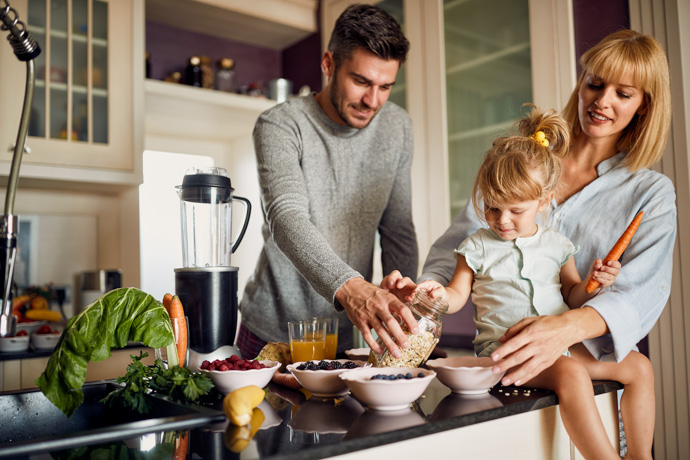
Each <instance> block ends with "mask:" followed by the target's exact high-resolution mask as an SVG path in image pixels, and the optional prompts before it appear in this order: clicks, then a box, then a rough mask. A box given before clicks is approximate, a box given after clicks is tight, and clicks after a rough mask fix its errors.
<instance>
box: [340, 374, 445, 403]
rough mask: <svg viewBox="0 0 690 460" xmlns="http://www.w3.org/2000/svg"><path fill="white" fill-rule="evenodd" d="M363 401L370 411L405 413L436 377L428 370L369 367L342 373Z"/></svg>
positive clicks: (354, 392)
mask: <svg viewBox="0 0 690 460" xmlns="http://www.w3.org/2000/svg"><path fill="white" fill-rule="evenodd" d="M339 377H340V379H342V380H343V381H344V382H345V383H346V384H347V386H348V387H349V388H350V390H351V391H352V394H353V395H354V396H355V398H357V399H358V400H359V401H360V402H362V403H364V404H366V405H367V407H369V408H370V409H376V410H404V409H407V408H409V407H410V404H412V403H413V402H414V401H416V400H417V399H419V397H420V396H422V393H424V391H425V390H426V388H427V387H428V386H429V384H430V383H431V381H432V380H433V379H434V378H435V377H436V372H434V371H433V370H429V369H420V368H407V367H366V368H361V369H353V370H350V371H347V372H343V373H342V374H340V376H339Z"/></svg>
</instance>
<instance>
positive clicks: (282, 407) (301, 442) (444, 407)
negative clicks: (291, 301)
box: [24, 379, 622, 460]
mask: <svg viewBox="0 0 690 460" xmlns="http://www.w3.org/2000/svg"><path fill="white" fill-rule="evenodd" d="M620 388H622V385H620V384H619V383H617V382H610V381H596V382H594V393H595V395H599V394H603V393H608V392H612V391H616V390H618V389H620ZM267 390H268V393H267V398H266V400H265V401H264V402H262V405H261V406H260V407H261V409H262V411H263V412H264V413H265V415H266V420H265V421H264V423H263V425H262V427H261V428H260V429H259V431H258V432H257V433H256V435H255V436H254V438H253V440H252V442H251V443H250V445H249V447H248V448H247V449H246V450H244V451H243V452H242V453H241V456H240V454H238V453H234V452H232V451H231V450H229V449H228V447H226V441H227V440H226V437H229V435H230V430H227V426H228V424H227V422H223V423H218V424H215V425H213V426H207V427H203V428H195V429H192V430H190V431H189V438H188V451H187V458H188V459H225V458H227V459H239V458H242V459H277V458H280V459H300V460H301V459H317V458H326V457H332V456H335V455H340V454H345V453H348V452H355V451H360V450H362V449H367V448H372V447H377V446H382V445H385V444H390V443H394V442H399V441H403V440H408V439H413V438H416V437H420V436H425V435H430V434H434V433H438V432H442V431H446V430H450V429H454V428H460V427H463V426H467V425H473V424H477V423H482V422H486V421H490V420H495V419H499V418H502V417H507V416H511V415H517V414H520V413H525V412H529V411H534V410H539V409H543V408H546V407H549V406H553V405H556V404H557V403H558V400H557V398H556V395H555V394H554V393H552V392H549V391H544V390H535V389H528V388H521V387H520V388H518V387H503V386H501V385H497V386H496V387H494V388H493V389H492V390H491V391H490V392H489V393H486V394H484V395H479V396H465V395H458V394H454V393H451V392H450V390H449V389H448V388H447V387H445V386H444V385H443V384H441V382H440V381H438V379H435V380H434V381H433V382H432V383H431V384H430V385H429V387H428V388H427V391H426V392H425V394H424V395H423V396H422V397H421V398H420V399H419V400H417V401H416V402H415V403H414V404H413V405H412V406H411V407H410V408H409V409H407V410H403V411H395V412H380V411H375V410H370V409H366V408H365V407H364V406H363V405H361V404H360V403H359V402H358V401H357V400H356V399H355V398H354V397H352V396H351V395H347V396H345V397H342V398H339V399H321V398H316V397H311V398H309V399H307V398H306V396H305V395H304V394H303V393H302V392H299V391H296V390H291V389H288V388H286V387H282V386H279V385H276V384H274V383H270V384H269V386H268V387H267ZM221 407H222V401H219V402H218V403H217V405H216V408H221ZM226 431H227V433H226ZM170 435H171V433H163V432H158V433H151V434H148V435H144V436H142V437H137V438H132V439H125V440H122V441H118V442H115V443H109V444H102V445H95V446H84V447H80V448H77V449H67V450H63V451H57V452H50V453H38V452H37V453H35V454H32V455H31V456H29V457H24V458H34V459H42V458H90V457H91V458H93V455H100V456H102V455H104V453H106V454H105V455H107V456H109V458H112V456H115V455H117V456H118V457H120V458H162V457H159V456H158V455H160V452H161V450H163V451H164V452H165V449H163V447H165V446H163V444H164V441H165V440H166V439H167V440H169V439H170ZM123 454H124V455H125V457H121V455H123ZM167 454H168V455H169V454H170V451H169V450H168V451H167ZM101 458H103V457H101ZM165 458H169V457H165Z"/></svg>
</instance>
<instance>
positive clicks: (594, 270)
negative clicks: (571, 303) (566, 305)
mask: <svg viewBox="0 0 690 460" xmlns="http://www.w3.org/2000/svg"><path fill="white" fill-rule="evenodd" d="M620 269H621V263H620V262H619V261H617V260H610V261H608V262H607V263H606V265H604V262H603V261H602V260H601V259H596V260H595V261H594V262H592V266H591V267H589V273H588V274H587V278H585V279H587V280H588V279H590V276H591V278H592V279H594V281H597V282H598V283H599V284H600V285H601V286H600V287H601V288H605V287H608V286H611V285H612V284H613V283H614V281H616V278H618V274H619V273H620Z"/></svg>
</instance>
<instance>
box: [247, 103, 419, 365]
mask: <svg viewBox="0 0 690 460" xmlns="http://www.w3.org/2000/svg"><path fill="white" fill-rule="evenodd" d="M254 146H255V150H256V158H257V168H258V173H259V182H260V185H261V193H262V199H261V201H262V206H263V213H264V225H263V229H262V233H263V237H264V248H263V250H262V251H261V254H260V256H259V261H258V263H257V266H256V269H255V270H254V274H253V275H252V277H251V278H250V280H249V281H248V283H247V286H246V288H245V291H244V295H243V297H242V302H241V304H240V310H241V312H242V323H243V324H244V326H245V327H247V329H249V330H250V331H251V332H253V333H254V334H256V335H257V336H259V337H261V338H262V339H264V340H266V341H268V342H277V341H280V342H287V341H288V336H287V322H288V321H293V320H302V319H309V318H312V317H331V316H338V317H339V318H340V330H339V340H338V351H339V352H342V351H343V350H345V349H347V348H350V347H351V346H352V323H351V322H350V321H349V320H348V319H347V315H346V314H345V313H344V312H343V311H342V307H341V306H340V305H339V303H337V302H336V300H335V293H336V291H337V290H338V289H339V288H340V287H341V286H342V285H343V284H344V283H345V282H346V281H348V280H349V279H351V278H354V277H362V278H364V279H365V280H367V281H371V278H372V271H373V254H374V245H375V239H376V231H377V230H378V231H379V234H380V244H381V251H382V255H381V259H382V266H383V271H384V273H389V272H390V271H391V270H393V269H398V270H400V271H401V272H402V273H403V275H405V276H410V277H412V278H413V279H414V278H415V276H416V274H417V260H418V253H417V240H416V234H415V230H414V225H413V223H412V210H411V187H410V185H411V184H410V167H411V164H412V125H411V121H410V118H409V116H408V115H407V113H406V112H405V111H404V110H403V109H401V108H400V107H398V106H396V105H395V104H393V103H391V102H388V103H386V104H385V105H384V106H383V107H382V108H381V110H380V112H379V113H378V114H377V115H376V116H375V117H374V119H373V120H372V121H371V123H370V124H369V125H368V126H367V127H366V128H364V129H355V128H350V127H346V126H342V125H338V124H336V123H334V122H333V121H332V120H331V119H330V118H328V116H327V115H326V114H325V113H324V112H323V110H322V109H321V107H320V106H319V104H318V103H317V102H316V100H315V99H314V96H313V95H310V96H306V97H300V98H294V99H290V100H288V101H287V102H285V103H283V104H280V105H278V106H276V107H274V108H272V109H270V110H268V111H266V112H265V113H263V114H262V115H261V116H260V117H259V120H258V121H257V123H256V126H255V128H254Z"/></svg>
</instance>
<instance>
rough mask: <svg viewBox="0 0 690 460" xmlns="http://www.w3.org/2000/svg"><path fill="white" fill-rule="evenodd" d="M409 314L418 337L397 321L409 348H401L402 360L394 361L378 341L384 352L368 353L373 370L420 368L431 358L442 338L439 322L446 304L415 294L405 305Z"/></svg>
mask: <svg viewBox="0 0 690 460" xmlns="http://www.w3.org/2000/svg"><path fill="white" fill-rule="evenodd" d="M407 306H408V307H410V310H411V311H412V314H413V315H414V317H415V319H416V320H417V325H418V326H419V333H417V334H412V333H411V332H410V331H409V329H408V327H407V324H406V323H405V322H404V321H402V320H401V321H400V326H401V327H402V329H403V331H404V332H405V334H406V335H407V337H408V340H409V341H410V347H409V348H402V347H401V348H400V352H401V353H402V356H401V357H400V358H396V357H394V356H393V355H392V354H391V353H390V351H389V350H388V349H387V348H386V347H385V346H384V345H383V343H382V341H381V339H378V340H377V343H378V344H379V345H380V346H381V347H382V348H383V353H381V354H378V353H376V352H374V351H373V350H371V351H370V352H369V362H370V363H372V364H374V366H376V367H419V366H420V365H421V364H422V363H424V362H425V361H426V360H427V359H428V358H429V355H430V354H431V352H432V350H433V349H434V347H435V346H436V344H437V343H438V341H439V339H440V338H441V326H442V323H441V318H442V317H443V315H445V314H446V312H447V311H448V302H446V301H445V300H443V299H432V298H431V297H429V295H428V294H427V292H426V291H421V290H420V291H418V292H417V294H416V295H415V298H414V300H413V301H412V303H408V304H407Z"/></svg>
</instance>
